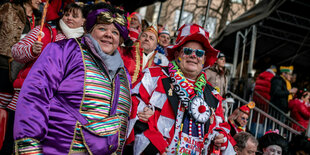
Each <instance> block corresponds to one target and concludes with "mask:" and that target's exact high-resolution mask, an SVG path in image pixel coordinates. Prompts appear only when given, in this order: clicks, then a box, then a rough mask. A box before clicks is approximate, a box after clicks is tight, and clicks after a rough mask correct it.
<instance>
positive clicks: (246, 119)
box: [241, 117, 249, 121]
mask: <svg viewBox="0 0 310 155" xmlns="http://www.w3.org/2000/svg"><path fill="white" fill-rule="evenodd" d="M241 119H242V120H244V121H248V120H249V118H245V117H241Z"/></svg>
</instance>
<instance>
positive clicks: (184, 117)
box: [127, 24, 235, 154]
mask: <svg viewBox="0 0 310 155" xmlns="http://www.w3.org/2000/svg"><path fill="white" fill-rule="evenodd" d="M185 31H186V32H185ZM178 34H179V35H178V38H177V40H176V42H177V43H176V45H174V46H172V47H171V48H170V50H168V52H169V53H168V54H169V55H168V57H169V56H170V60H173V61H171V62H170V63H169V66H168V67H152V68H148V69H146V70H144V71H143V76H141V78H140V79H138V81H139V82H138V83H136V85H135V86H134V88H133V90H132V95H133V97H132V99H133V105H132V115H131V119H130V123H129V129H128V131H129V133H128V136H129V138H128V140H127V143H134V154H141V153H142V152H144V153H146V154H147V152H148V149H149V148H152V147H155V148H156V149H157V150H158V151H159V152H160V153H163V152H165V151H166V148H168V152H167V153H168V154H209V153H211V152H215V151H218V150H215V147H214V144H213V142H212V140H213V138H214V137H215V136H217V135H218V134H220V133H221V134H223V135H224V136H225V143H223V145H222V147H221V148H220V149H221V153H222V154H231V153H234V150H233V145H234V143H235V142H234V140H233V139H232V137H231V136H230V135H229V129H230V128H229V125H228V123H226V122H224V121H223V119H224V117H223V111H222V106H221V104H222V97H221V96H220V95H219V93H218V92H217V91H216V90H215V89H214V88H213V87H212V86H211V85H210V83H209V82H207V81H206V75H205V73H204V72H201V73H200V74H199V75H198V77H197V79H196V81H194V80H190V79H187V78H185V77H184V75H183V73H182V72H181V70H180V68H179V66H178V65H177V63H176V62H175V61H174V59H175V58H174V57H173V55H174V54H173V52H174V50H176V49H177V48H179V47H180V46H181V45H183V44H184V43H185V42H186V41H197V42H201V43H202V44H203V46H204V47H205V48H206V50H207V53H206V59H207V60H206V63H205V66H209V65H212V64H213V63H214V61H215V60H216V57H217V53H218V51H217V50H215V49H213V48H212V47H211V45H210V44H209V42H208V32H206V31H205V30H204V29H203V28H202V27H200V26H198V25H196V24H193V25H184V26H182V27H181V28H180V30H179V33H178ZM146 106H148V107H152V108H153V109H154V111H155V113H154V114H153V115H152V116H151V117H150V118H149V120H148V122H146V123H145V122H141V121H140V120H139V119H138V116H137V112H140V111H143V108H144V107H146Z"/></svg>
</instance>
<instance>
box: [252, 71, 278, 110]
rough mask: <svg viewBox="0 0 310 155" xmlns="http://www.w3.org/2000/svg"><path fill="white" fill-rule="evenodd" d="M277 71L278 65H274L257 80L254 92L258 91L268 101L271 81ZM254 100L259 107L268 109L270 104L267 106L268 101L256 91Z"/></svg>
mask: <svg viewBox="0 0 310 155" xmlns="http://www.w3.org/2000/svg"><path fill="white" fill-rule="evenodd" d="M276 73H277V68H276V66H274V65H272V66H271V67H270V68H268V69H267V70H266V71H264V72H262V73H260V74H259V75H258V77H257V79H256V82H255V87H254V92H257V93H258V94H260V95H261V96H262V97H264V98H265V99H267V100H268V101H269V100H270V88H271V83H270V81H271V79H272V78H273V77H274V76H275V75H276ZM253 100H254V101H255V103H256V104H257V107H258V108H260V109H262V110H264V111H268V106H266V105H267V104H268V103H267V102H265V101H264V100H263V99H262V98H260V97H259V96H258V95H257V94H256V93H254V94H253Z"/></svg>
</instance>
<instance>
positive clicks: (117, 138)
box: [14, 3, 131, 154]
mask: <svg viewBox="0 0 310 155" xmlns="http://www.w3.org/2000/svg"><path fill="white" fill-rule="evenodd" d="M90 8H91V9H90V11H89V14H88V16H87V21H86V25H85V29H86V31H87V34H86V35H84V36H83V37H82V38H81V39H70V40H62V41H59V42H55V43H50V44H49V45H47V46H46V48H45V49H44V51H43V52H42V54H41V56H40V57H39V58H38V60H37V61H36V62H35V64H34V65H33V67H32V69H31V71H30V72H29V74H28V76H27V78H26V80H25V82H24V85H23V87H22V89H21V93H20V96H19V100H18V102H17V109H16V115H15V124H14V125H15V127H14V138H15V150H16V153H17V154H22V153H30V152H31V153H43V154H112V153H118V154H121V152H122V148H123V145H124V141H125V137H126V136H125V134H126V130H127V120H128V117H129V111H130V106H131V104H130V103H131V97H130V84H129V83H130V82H129V81H128V76H127V72H126V70H125V68H124V63H123V60H122V59H121V56H120V54H119V52H118V50H117V48H118V46H119V45H120V44H121V43H122V42H123V41H124V40H125V39H127V37H128V30H127V19H126V17H125V16H124V14H125V13H124V12H123V11H121V10H119V9H116V8H113V7H112V6H110V5H107V4H104V3H100V4H96V5H94V6H92V7H90Z"/></svg>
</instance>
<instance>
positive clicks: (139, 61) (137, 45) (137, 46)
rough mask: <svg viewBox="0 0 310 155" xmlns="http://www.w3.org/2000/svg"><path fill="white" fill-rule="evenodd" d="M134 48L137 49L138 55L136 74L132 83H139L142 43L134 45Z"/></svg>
mask: <svg viewBox="0 0 310 155" xmlns="http://www.w3.org/2000/svg"><path fill="white" fill-rule="evenodd" d="M134 46H135V47H136V49H135V53H136V68H135V71H134V74H133V76H132V80H131V83H134V82H136V81H137V79H138V75H139V72H140V66H141V55H140V42H136V43H135V44H134Z"/></svg>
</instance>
